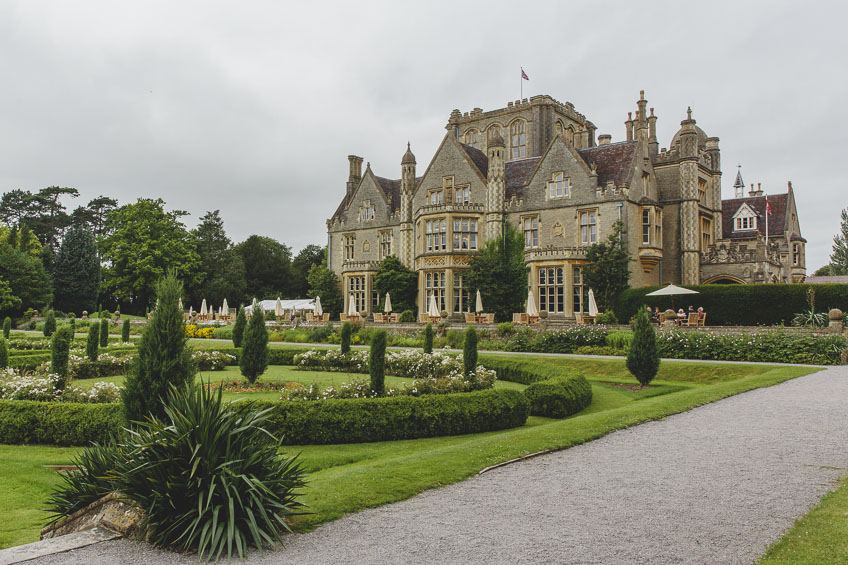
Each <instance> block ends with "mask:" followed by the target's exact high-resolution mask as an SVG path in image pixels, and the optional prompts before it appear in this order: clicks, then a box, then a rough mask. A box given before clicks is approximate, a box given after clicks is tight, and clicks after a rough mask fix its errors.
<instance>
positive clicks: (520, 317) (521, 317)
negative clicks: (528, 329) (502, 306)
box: [512, 312, 530, 324]
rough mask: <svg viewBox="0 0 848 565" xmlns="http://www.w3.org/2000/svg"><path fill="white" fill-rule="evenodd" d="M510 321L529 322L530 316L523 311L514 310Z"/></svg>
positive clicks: (516, 322) (517, 322) (514, 322)
mask: <svg viewBox="0 0 848 565" xmlns="http://www.w3.org/2000/svg"><path fill="white" fill-rule="evenodd" d="M512 323H513V324H529V323H530V316H528V315H527V314H526V313H524V312H515V313H514V314H513V315H512Z"/></svg>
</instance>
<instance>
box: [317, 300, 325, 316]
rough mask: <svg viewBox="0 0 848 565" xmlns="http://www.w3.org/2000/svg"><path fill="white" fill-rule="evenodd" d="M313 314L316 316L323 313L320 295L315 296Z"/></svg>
mask: <svg viewBox="0 0 848 565" xmlns="http://www.w3.org/2000/svg"><path fill="white" fill-rule="evenodd" d="M315 315H316V316H323V315H324V311H323V310H322V309H321V297H320V296H316V297H315Z"/></svg>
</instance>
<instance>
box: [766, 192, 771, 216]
mask: <svg viewBox="0 0 848 565" xmlns="http://www.w3.org/2000/svg"><path fill="white" fill-rule="evenodd" d="M766 215H767V216H771V204H769V201H768V196H766Z"/></svg>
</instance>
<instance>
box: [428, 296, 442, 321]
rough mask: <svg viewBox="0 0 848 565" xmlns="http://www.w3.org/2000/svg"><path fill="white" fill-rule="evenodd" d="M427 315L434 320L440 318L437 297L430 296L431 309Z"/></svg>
mask: <svg viewBox="0 0 848 565" xmlns="http://www.w3.org/2000/svg"><path fill="white" fill-rule="evenodd" d="M427 315H428V316H431V317H433V318H438V317H439V305H438V304H436V295H435V294H433V295H431V296H430V307H429V308H428V309H427Z"/></svg>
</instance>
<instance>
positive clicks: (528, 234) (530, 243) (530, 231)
mask: <svg viewBox="0 0 848 565" xmlns="http://www.w3.org/2000/svg"><path fill="white" fill-rule="evenodd" d="M534 221H535V225H534ZM540 223H541V220H540V219H539V214H533V215H529V216H522V217H521V233H523V234H524V248H525V249H533V248H536V247H539V224H540Z"/></svg>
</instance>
